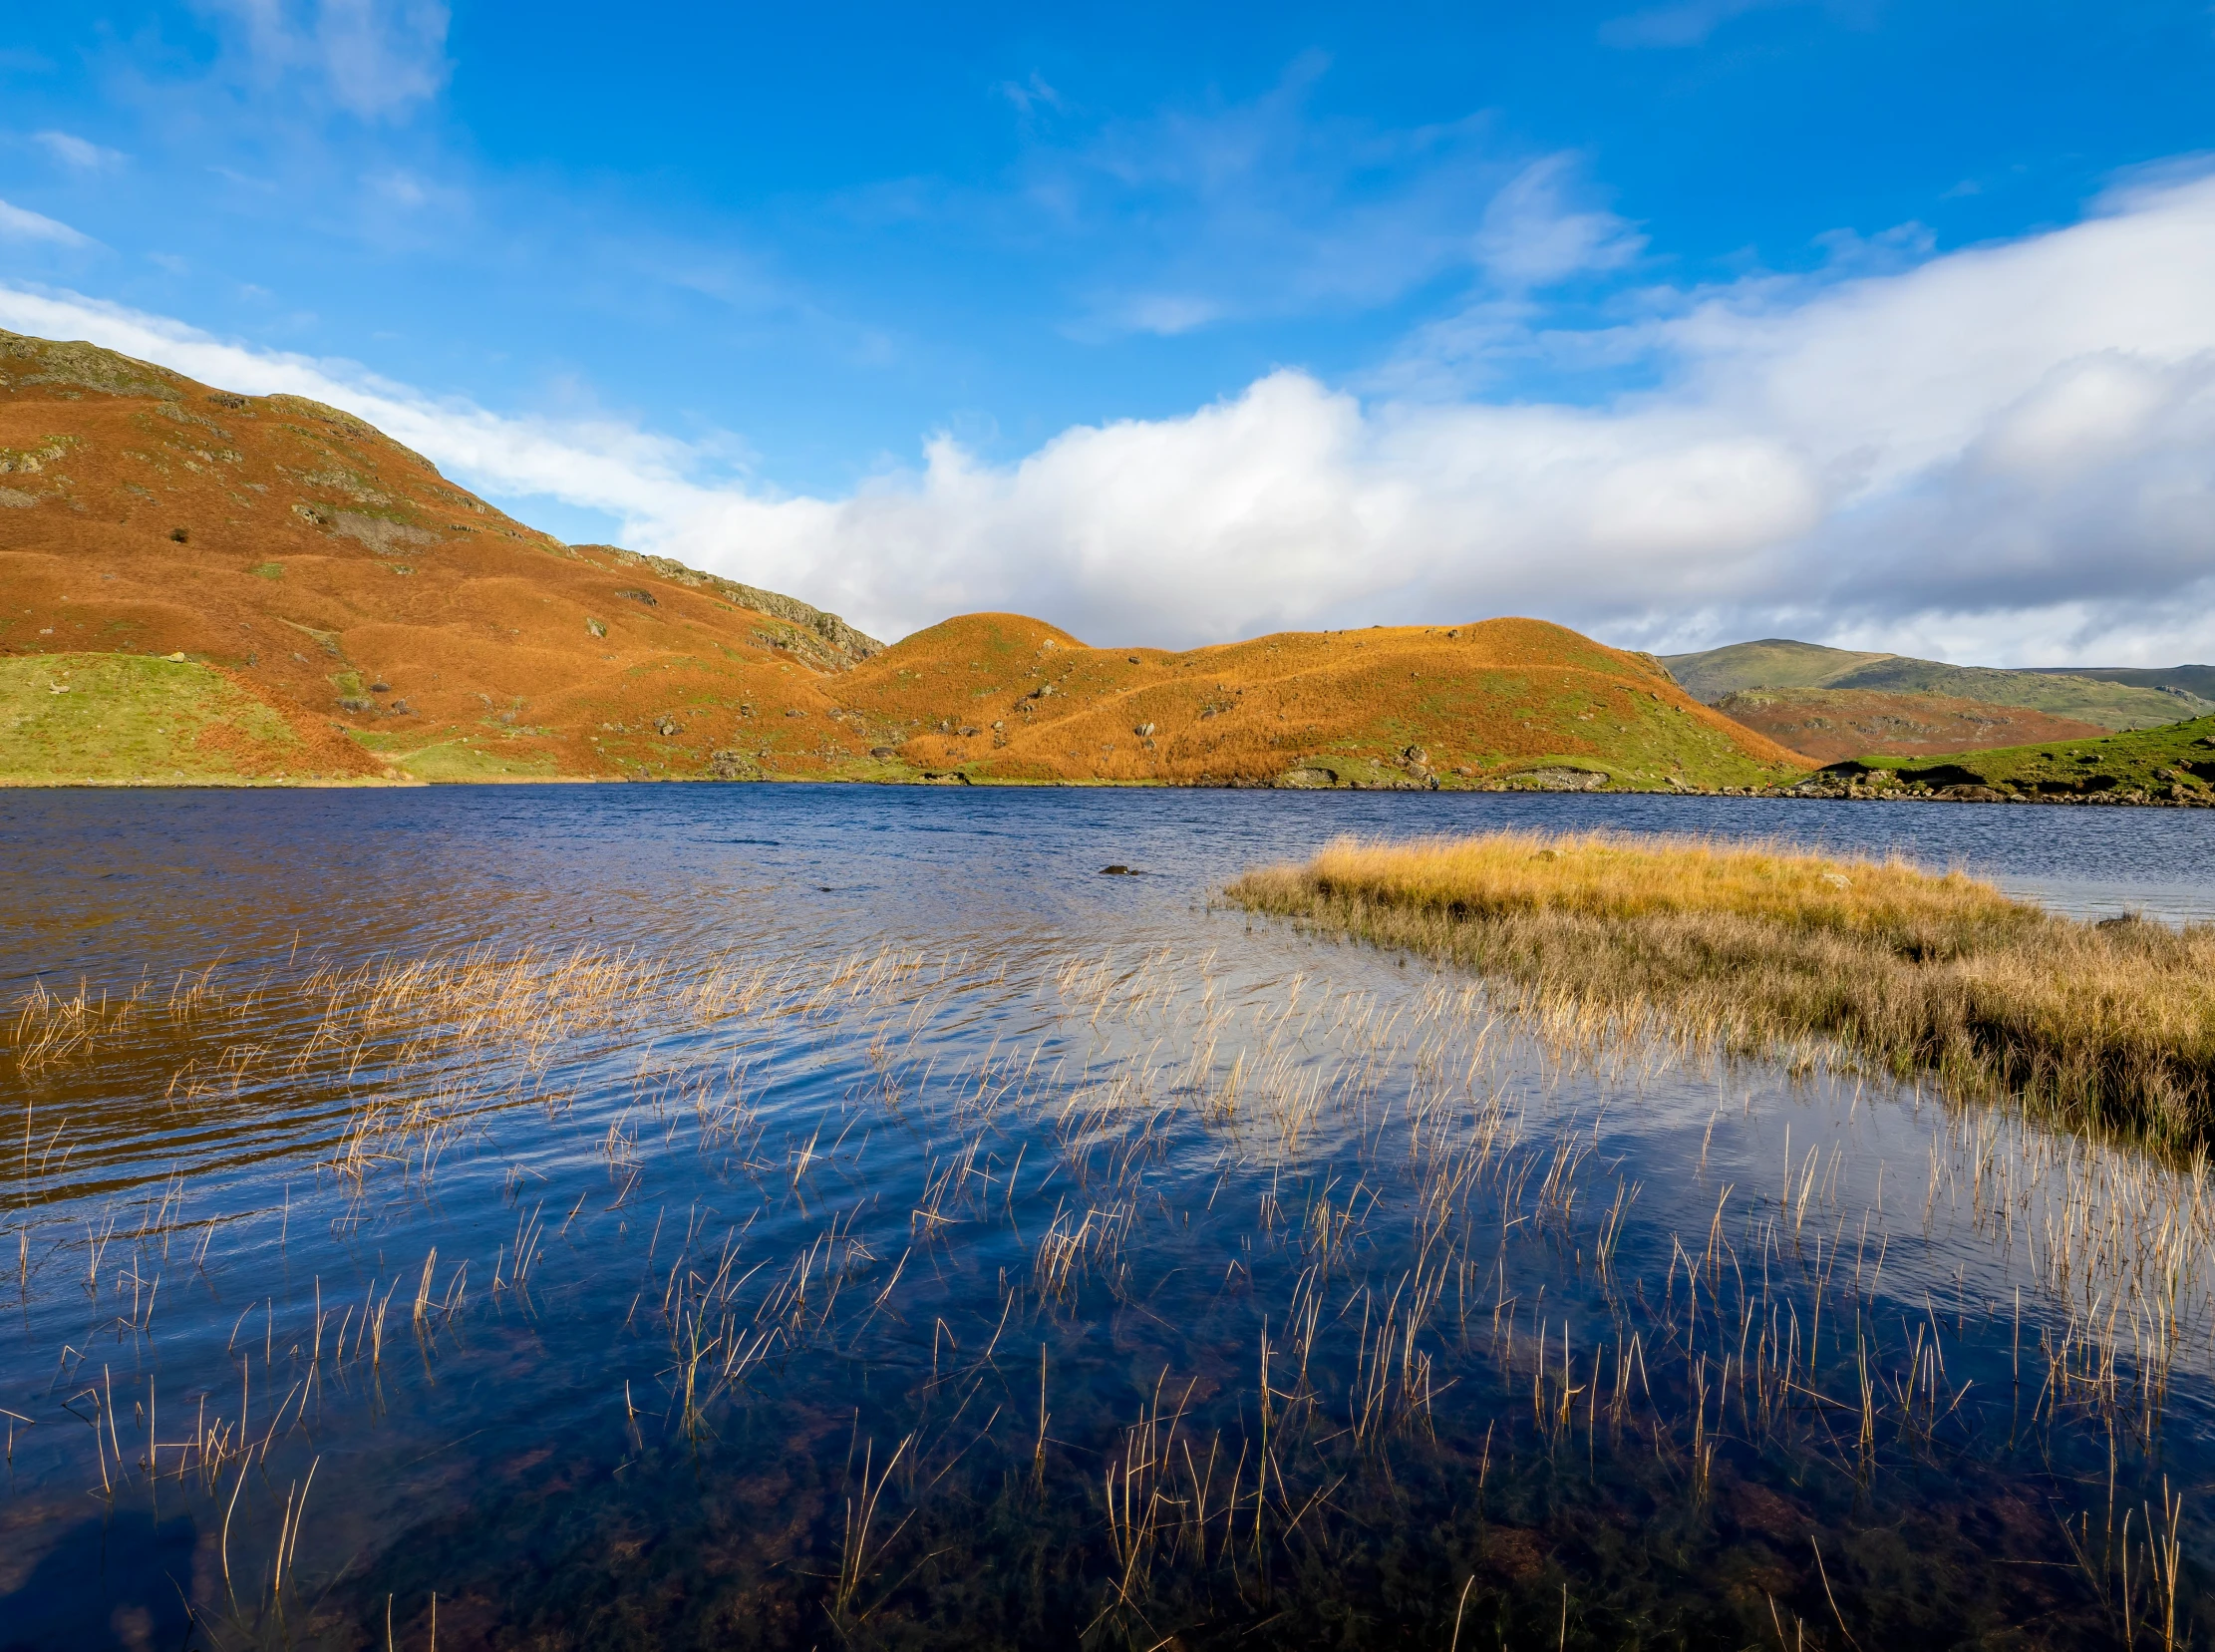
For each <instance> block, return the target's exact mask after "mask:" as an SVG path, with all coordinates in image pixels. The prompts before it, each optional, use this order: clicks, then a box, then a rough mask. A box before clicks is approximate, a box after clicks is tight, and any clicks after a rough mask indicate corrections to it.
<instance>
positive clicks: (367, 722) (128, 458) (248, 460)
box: [0, 333, 874, 779]
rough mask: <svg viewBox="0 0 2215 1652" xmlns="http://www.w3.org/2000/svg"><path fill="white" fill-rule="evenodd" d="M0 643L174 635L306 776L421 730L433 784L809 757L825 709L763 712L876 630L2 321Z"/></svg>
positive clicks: (798, 696) (144, 647)
mask: <svg viewBox="0 0 2215 1652" xmlns="http://www.w3.org/2000/svg"><path fill="white" fill-rule="evenodd" d="M0 483H4V484H5V486H6V490H7V497H6V499H5V500H4V501H0V506H4V507H0V592H4V593H5V600H4V601H0V653H6V654H11V655H19V656H40V655H44V656H51V655H60V654H76V655H84V654H88V653H104V654H108V653H112V654H128V655H136V656H140V657H147V656H154V657H159V656H165V655H168V654H171V653H177V652H181V653H183V654H184V655H186V656H187V657H188V659H190V660H191V661H193V662H195V663H202V664H206V665H211V666H215V667H218V668H221V669H222V670H223V671H224V672H225V673H226V674H227V675H229V676H230V677H231V679H232V680H233V681H234V682H235V683H237V684H238V685H239V686H241V687H243V688H245V689H246V690H247V691H248V692H250V693H251V694H252V695H254V696H255V697H256V698H258V699H260V700H262V701H263V702H265V703H266V704H268V705H270V706H271V707H273V708H276V709H277V710H278V711H279V713H280V715H282V716H284V717H285V718H286V719H287V720H288V721H291V722H293V723H294V725H295V727H296V728H301V729H303V731H304V732H306V733H307V734H308V735H309V737H310V738H311V740H312V741H313V743H314V744H315V746H316V747H317V751H316V757H317V760H318V764H319V769H320V771H321V772H323V773H326V774H360V775H376V774H381V773H382V772H383V771H384V769H385V768H386V766H387V764H388V763H389V762H391V761H393V760H394V759H395V758H398V759H402V760H407V759H410V758H412V757H413V756H414V754H417V753H421V752H424V751H425V750H426V749H428V750H429V751H430V753H431V754H432V755H431V758H430V760H429V761H428V762H426V763H423V764H420V765H418V768H419V769H420V770H421V771H422V772H424V773H426V774H427V776H435V777H437V778H484V779H496V778H498V777H499V775H500V774H501V773H502V772H506V773H510V774H524V773H539V774H563V775H576V776H604V777H610V778H612V777H615V776H618V775H625V774H632V775H635V774H645V773H680V774H688V775H689V774H698V773H700V772H702V770H703V769H704V768H706V767H708V766H709V765H711V764H712V763H713V762H714V759H715V753H716V752H717V751H718V750H724V751H726V752H733V753H736V752H739V751H741V750H743V753H744V756H745V759H746V762H747V764H748V765H749V766H750V767H752V768H758V767H759V766H760V765H761V763H762V761H763V760H762V758H761V757H760V756H759V755H758V754H761V753H765V752H767V753H768V754H770V760H771V761H772V762H782V764H783V765H784V766H786V767H788V768H790V769H791V770H793V771H795V772H800V773H807V772H815V771H819V770H820V769H822V768H823V763H822V760H821V759H820V758H819V757H818V756H816V755H815V753H814V751H813V747H814V745H815V742H814V741H813V740H812V739H810V738H808V731H809V730H810V728H811V727H819V726H820V725H819V724H816V725H809V724H807V723H804V722H801V721H799V720H793V721H792V722H791V723H788V722H787V721H786V720H785V719H784V718H783V716H782V713H783V712H784V711H786V710H787V709H788V708H791V707H798V708H801V709H805V710H808V711H811V712H819V711H820V710H821V709H822V708H823V707H824V706H825V705H826V704H827V702H826V701H824V700H823V698H822V695H821V685H822V684H823V682H824V681H826V680H827V679H829V678H831V677H835V676H836V675H837V674H838V673H839V672H841V671H842V670H843V669H844V668H845V667H846V666H848V665H850V664H851V663H852V661H853V659H854V658H855V657H856V656H857V655H859V654H861V653H865V652H866V651H867V650H868V649H869V648H870V647H873V646H874V644H873V643H871V642H870V641H869V639H867V638H863V637H861V636H860V635H859V633H857V632H853V631H851V630H850V629H849V628H846V627H843V626H840V625H839V624H838V623H837V622H836V621H835V620H834V619H832V618H831V617H830V616H827V615H823V616H817V617H816V619H814V620H809V618H808V617H807V616H809V615H810V614H811V613H812V610H808V609H806V608H804V607H803V606H802V605H799V604H796V603H791V602H790V600H789V599H785V598H778V597H774V596H772V595H771V594H770V593H767V592H755V591H751V590H750V589H749V588H748V587H744V586H738V585H734V584H731V583H730V582H728V581H720V580H716V579H714V578H712V577H710V576H707V575H703V574H699V573H696V572H694V571H692V570H690V569H687V568H684V567H682V566H680V565H679V564H677V563H674V562H670V561H667V560H666V559H662V558H648V557H643V556H639V555H636V554H634V553H632V552H630V551H624V550H617V549H614V548H611V547H607V546H569V545H564V544H562V543H561V542H560V541H559V540H557V539H555V538H553V537H551V536H550V535H548V534H545V533H541V532H538V531H536V530H535V529H532V528H528V527H525V526H523V525H522V524H520V523H518V522H516V521H514V520H512V519H510V518H509V517H507V516H505V515H503V514H502V513H501V512H499V511H498V510H495V509H493V508H492V507H491V506H489V505H487V504H485V503H484V502H483V501H482V500H480V499H478V498H476V497H475V496H472V495H471V494H469V493H468V492H466V491H465V490H463V489H461V488H458V487H456V486H455V485H453V484H452V483H450V482H448V481H447V480H446V479H445V478H443V477H441V476H440V475H439V473H438V471H437V470H436V469H435V468H434V467H433V466H432V465H431V464H430V462H429V461H427V460H425V459H423V458H422V457H421V456H420V455H417V454H414V453H411V452H409V451H408V450H407V449H406V448H404V447H402V446H401V445H400V444H398V443H396V442H393V441H392V440H390V439H389V438H387V437H385V436H384V435H382V434H381V433H379V432H378V431H376V430H374V429H372V428H371V427H370V426H368V425H367V424H365V423H363V422H362V421H360V420H358V419H355V418H353V417H352V416H350V415H348V414H345V413H343V412H341V411H339V410H338V409H335V408H330V407H325V406H323V405H321V404H320V403H315V402H310V401H307V400H305V399H303V398H300V397H292V396H236V395H231V394H229V393H227V392H224V391H219V390H213V389H210V388H209V387H207V386H205V385H201V384H196V383H194V382H193V381H191V380H189V379H186V378H184V377H183V376H182V375H179V374H175V373H170V372H168V371H166V370H164V369H161V368H158V367H153V366H150V365H148V364H146V363H143V362H135V361H132V360H130V359H129V358H127V357H123V356H118V355H115V354H113V353H112V352H109V351H104V350H97V349H94V348H93V347H91V346H89V345H65V344H49V343H47V342H46V341H44V340H40V339H33V338H26V337H23V336H21V335H18V334H13V333H0ZM749 602H752V603H757V604H761V605H760V606H747V605H746V604H747V603H749ZM771 609H775V610H777V611H769V610H771ZM794 615H797V616H799V617H797V618H795V617H793V616H794ZM742 706H743V707H750V708H752V710H751V713H749V714H742V713H741V711H740V708H741V707H742ZM333 731H336V732H337V736H338V738H336V739H332V738H330V737H331V735H332V733H333ZM742 733H743V734H744V735H745V736H746V737H747V738H746V739H745V740H744V742H743V745H742V742H741V740H740V738H739V737H740V736H741V735H742ZM296 755H297V754H295V756H296ZM732 761H733V760H729V759H727V761H726V764H725V767H727V768H728V767H731V764H732ZM214 767H215V768H217V769H220V768H222V767H223V766H222V765H221V764H217V765H215V766H214ZM291 768H292V774H293V776H294V778H299V771H300V768H301V765H300V764H299V763H297V762H294V763H293V765H292V766H291Z"/></svg>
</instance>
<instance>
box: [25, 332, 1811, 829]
mask: <svg viewBox="0 0 2215 1652" xmlns="http://www.w3.org/2000/svg"><path fill="white" fill-rule="evenodd" d="M0 474H4V475H5V478H6V484H7V486H6V490H5V498H4V499H0V506H4V507H0V589H4V590H5V592H6V597H7V600H6V601H5V602H4V603H0V653H4V654H9V655H18V656H26V657H29V656H41V657H51V656H56V655H64V654H69V655H76V656H85V655H101V654H122V655H132V656H138V657H141V658H147V657H165V656H168V655H171V654H174V653H181V654H183V655H184V656H186V658H187V660H188V661H190V662H192V663H194V664H205V665H209V666H214V667H218V668H220V669H222V670H223V671H224V672H226V673H227V674H228V675H229V676H230V677H231V678H232V680H233V681H234V682H236V683H237V684H238V685H240V686H241V687H243V688H245V689H247V690H248V691H249V692H250V693H252V694H253V695H255V696H256V697H258V698H259V699H261V700H262V701H264V702H265V703H266V704H268V705H269V706H271V707H273V708H276V709H278V710H279V712H280V713H281V714H282V715H283V716H284V717H285V718H286V719H287V721H289V722H291V723H292V724H293V726H294V728H295V730H296V732H298V733H300V734H301V736H302V738H303V739H306V740H309V741H310V743H311V744H312V745H313V746H314V747H315V749H316V755H315V762H316V767H315V769H313V770H312V771H311V772H312V773H316V774H324V775H349V776H365V777H374V776H379V775H382V774H384V773H385V772H386V771H387V769H388V768H390V769H393V770H394V771H395V772H405V773H407V774H409V775H412V776H414V777H416V778H419V779H427V780H497V779H501V778H520V777H528V776H536V777H541V778H551V777H555V776H570V777H579V778H617V777H626V778H664V777H667V778H677V777H693V778H697V777H701V776H713V777H716V778H721V779H776V778H793V779H831V778H838V779H860V780H870V779H874V780H914V779H917V778H933V777H939V778H949V779H967V780H973V781H1001V782H1017V783H1021V782H1048V783H1054V782H1095V781H1099V782H1122V783H1158V784H1178V785H1271V784H1285V785H1293V786H1367V787H1427V786H1431V785H1433V784H1435V785H1439V786H1455V785H1477V784H1494V785H1528V786H1540V787H1552V788H1557V789H1571V790H1586V789H1589V788H1591V787H1595V786H1599V785H1603V784H1624V785H1633V786H1645V787H1652V788H1662V787H1667V786H1669V785H1671V784H1673V783H1674V784H1679V785H1689V786H1694V787H1699V788H1707V787H1714V786H1724V785H1733V786H1747V787H1751V786H1760V785H1773V784H1776V783H1778V782H1780V781H1782V782H1788V781H1790V780H1793V779H1796V778H1798V776H1799V775H1800V774H1801V773H1802V772H1804V770H1805V768H1806V767H1807V766H1806V765H1805V764H1804V763H1803V762H1801V761H1800V760H1799V759H1797V758H1796V757H1794V756H1793V754H1791V753H1789V752H1787V751H1785V750H1783V749H1782V748H1781V747H1778V746H1776V745H1774V744H1773V743H1771V742H1770V741H1768V740H1766V739H1764V738H1762V737H1761V736H1759V735H1756V734H1752V733H1749V732H1747V731H1746V730H1745V729H1743V728H1741V727H1740V725H1739V724H1737V723H1734V722H1732V721H1731V720H1730V719H1729V718H1727V717H1724V716H1722V715H1721V714H1719V713H1717V712H1714V711H1711V710H1710V709H1709V708H1707V707H1706V706H1703V705H1701V704H1700V703H1699V702H1698V701H1697V700H1695V699H1693V698H1692V697H1691V696H1690V695H1688V694H1686V693H1685V692H1684V691H1683V690H1681V689H1680V688H1678V687H1677V685H1676V684H1675V683H1673V682H1672V681H1671V680H1670V679H1669V677H1668V675H1667V673H1665V672H1663V671H1661V670H1660V669H1659V668H1658V666H1656V664H1655V663H1654V662H1653V661H1652V660H1650V659H1648V658H1646V657H1644V656H1640V655H1635V654H1628V653H1623V652H1621V651H1618V650H1616V649H1611V648H1606V647H1603V646H1601V645H1600V644H1598V643H1596V642H1593V641H1591V640H1590V639H1589V638H1586V637H1582V636H1579V635H1577V634H1576V633H1575V632H1573V631H1568V630H1564V629H1563V628H1561V627H1559V626H1555V625H1547V624H1544V623H1541V622H1539V621H1535V620H1489V621H1485V622H1482V623H1479V624H1472V625H1437V626H1402V627H1393V628H1385V627H1376V628H1372V629H1369V630H1365V631H1341V632H1326V633H1284V634H1281V635H1277V636H1270V637H1261V638H1257V639H1255V640H1253V641H1250V642H1241V643H1233V644H1228V645H1225V646H1222V647H1215V648H1202V649H1195V650H1192V651H1190V652H1188V653H1170V652H1167V651H1164V650H1160V649H1146V648H1138V649H1122V648H1113V649H1104V648H1091V647H1088V646H1086V645H1085V644H1084V643H1082V642H1080V641H1079V640H1078V639H1077V638H1075V637H1073V636H1071V635H1069V634H1068V633H1067V632H1065V631H1061V630H1058V629H1056V628H1055V627H1053V626H1051V625H1048V624H1045V623H1043V622H1041V621H1038V620H1032V619H1026V618H1023V617H1021V616H1019V615H1012V614H974V615H969V616H965V617H963V618H960V619H954V620H949V621H947V622H945V623H944V624H941V625H936V626H933V627H931V628H930V629H928V630H926V631H923V632H920V633H918V634H917V635H915V636H912V637H909V638H908V639H907V640H906V641H904V642H902V643H901V644H899V645H898V646H897V647H895V648H891V649H885V650H882V651H881V652H878V651H877V645H876V644H875V643H874V642H872V641H871V640H870V639H869V638H866V637H863V636H861V635H860V633H858V632H855V631H853V630H852V629H851V628H850V627H847V626H845V625H843V624H842V622H840V621H838V620H836V619H835V618H834V617H833V616H829V615H825V614H821V613H818V612H817V611H816V610H813V609H810V608H807V607H806V606H805V605H804V604H801V603H798V602H795V601H793V600H792V599H791V598H789V597H783V596H779V595H777V594H775V593H773V592H768V591H762V590H758V589H756V588H754V587H751V586H745V585H739V584H736V583H734V582H732V581H729V580H724V579H719V578H717V577H714V576H711V575H707V574H702V573H699V572H696V571H694V570H692V569H689V568H686V567H684V566H682V565H681V564H679V563H676V562H673V561H670V560H668V559H667V558H661V557H646V556H640V555H638V554H636V553H634V552H631V551H628V550H622V549H619V548H616V547H613V546H607V545H565V544H562V543H561V542H560V541H559V540H556V539H554V538H552V537H551V536H549V535H547V534H544V533H540V532H537V531H536V530H534V529H531V528H528V527H525V526H523V525H522V524H520V523H518V522H515V521H513V520H512V519H510V518H509V517H507V516H505V515H503V514H501V513H500V512H499V511H497V510H495V509H493V508H492V507H490V506H489V505H487V504H485V503H484V502H483V501H482V500H480V499H477V498H475V496H472V495H470V494H469V493H467V492H466V491H464V490H463V489H460V488H458V487H456V486H454V485H453V484H452V483H450V482H448V481H447V480H446V479H445V478H443V477H441V476H440V475H439V473H438V471H437V470H436V469H435V468H434V467H433V466H432V465H431V464H430V463H429V462H428V461H427V460H425V459H423V458H422V457H421V456H420V455H417V454H414V453H411V452H409V451H408V450H407V449H406V448H404V447H402V446H400V445H399V444H398V443H395V442H393V441H391V440H390V439H388V438H386V437H385V436H383V435H382V434H380V433H379V432H377V431H376V430H374V429H372V428H371V427H369V426H368V425H367V424H365V423H363V422H362V421H360V420H358V419H355V418H353V417H352V416H351V415H348V414H346V413H343V412H341V411H340V410H338V409H335V408H329V407H325V406H322V405H321V404H319V403H314V402H309V401H305V400H303V399H301V398H298V397H289V396H267V397H253V396H238V395H233V394H230V393H228V392H225V391H220V390H213V389H210V388H209V387H207V386H205V385H200V384H196V383H194V382H193V381H191V380H189V379H186V378H184V377H182V376H181V375H179V374H175V373H171V372H168V371H166V370H165V369H161V368H158V367H154V366H150V365H148V364H146V363H143V362H135V361H132V360H130V359H129V358H127V357H123V356H118V355H115V354H113V353H112V352H109V351H104V350H98V349H95V348H93V347H92V346H89V345H79V344H50V343H48V342H46V341H44V340H40V339H33V338H26V337H23V336H21V335H18V334H13V333H0ZM857 662H859V665H858V669H856V664H857ZM334 737H335V738H334ZM211 756H212V757H213V758H219V759H223V760H225V761H222V762H211V763H210V764H208V765H207V766H205V773H204V774H202V775H200V776H198V777H196V778H214V779H221V778H225V777H226V776H227V775H228V774H229V772H230V762H229V760H231V759H236V760H237V761H238V762H240V763H245V764H246V765H247V767H248V768H249V769H251V770H253V772H257V773H258V772H263V771H267V772H271V773H273V772H274V771H275V769H277V768H282V769H283V770H284V771H285V773H286V774H287V776H288V778H292V779H299V778H302V776H301V770H302V768H303V764H302V762H301V760H300V755H299V754H298V753H292V754H290V755H289V756H288V758H286V759H284V760H279V759H275V758H271V759H269V760H268V761H267V762H263V761H262V760H261V757H260V756H257V755H256V754H246V753H237V754H234V753H214V754H211ZM256 765H258V768H257V767H256ZM178 766H182V765H178ZM23 767H24V766H23V765H22V764H20V763H19V764H17V765H16V771H18V772H20V771H22V770H23ZM170 767H171V765H170V764H167V763H164V765H163V772H164V773H166V771H167V770H168V768H170ZM63 778H67V777H63ZM83 778H100V777H83Z"/></svg>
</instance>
